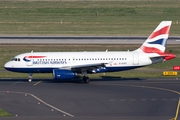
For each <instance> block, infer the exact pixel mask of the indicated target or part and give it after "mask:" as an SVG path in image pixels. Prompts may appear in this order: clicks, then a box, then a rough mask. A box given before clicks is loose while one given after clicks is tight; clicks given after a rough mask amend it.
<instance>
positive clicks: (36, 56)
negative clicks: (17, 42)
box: [24, 56, 46, 58]
mask: <svg viewBox="0 0 180 120" xmlns="http://www.w3.org/2000/svg"><path fill="white" fill-rule="evenodd" d="M44 57H46V56H25V57H24V58H44Z"/></svg>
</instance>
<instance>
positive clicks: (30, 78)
mask: <svg viewBox="0 0 180 120" xmlns="http://www.w3.org/2000/svg"><path fill="white" fill-rule="evenodd" d="M32 75H33V74H32V73H29V80H28V81H29V83H31V82H32Z"/></svg>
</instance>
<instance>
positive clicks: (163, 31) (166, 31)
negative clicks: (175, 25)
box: [148, 26, 170, 39]
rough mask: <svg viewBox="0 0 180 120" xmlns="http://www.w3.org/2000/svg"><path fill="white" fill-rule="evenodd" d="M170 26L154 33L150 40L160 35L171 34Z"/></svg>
mask: <svg viewBox="0 0 180 120" xmlns="http://www.w3.org/2000/svg"><path fill="white" fill-rule="evenodd" d="M169 30H170V26H166V27H163V28H162V29H160V30H158V31H156V32H153V33H152V34H151V35H150V37H149V38H148V39H153V38H155V37H157V36H158V35H163V34H169Z"/></svg>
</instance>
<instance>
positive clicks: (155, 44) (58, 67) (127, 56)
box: [4, 21, 175, 83]
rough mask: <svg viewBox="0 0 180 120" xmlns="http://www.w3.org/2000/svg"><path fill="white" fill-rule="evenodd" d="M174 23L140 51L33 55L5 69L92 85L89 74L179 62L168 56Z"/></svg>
mask: <svg viewBox="0 0 180 120" xmlns="http://www.w3.org/2000/svg"><path fill="white" fill-rule="evenodd" d="M171 23H172V21H162V22H161V23H160V24H159V25H158V26H157V28H156V29H155V30H154V31H153V32H152V34H151V35H150V36H149V37H148V38H147V40H146V41H145V42H144V43H143V44H142V46H141V47H140V48H138V49H137V50H134V51H124V52H122V51H108V50H106V51H103V52H102V51H101V52H100V51H99V52H98V51H96V52H33V51H32V52H30V53H23V54H20V55H17V56H15V57H14V58H13V59H12V60H11V61H9V62H7V63H6V64H5V65H4V68H5V69H6V70H9V71H13V72H21V73H29V82H31V81H32V75H33V73H52V74H53V77H54V79H58V80H67V79H74V78H76V77H78V76H79V75H80V74H82V75H83V81H84V82H85V83H89V81H90V79H89V77H88V75H87V74H89V73H90V74H92V73H101V72H103V73H104V72H115V71H124V70H129V69H134V68H139V67H143V66H147V65H151V64H155V63H159V62H163V61H166V60H170V59H173V58H175V55H174V54H172V53H165V48H166V43H167V40H168V36H169V31H170V27H171Z"/></svg>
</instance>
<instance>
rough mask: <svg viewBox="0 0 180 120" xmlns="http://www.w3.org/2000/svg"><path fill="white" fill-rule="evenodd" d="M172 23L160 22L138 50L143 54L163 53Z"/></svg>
mask: <svg viewBox="0 0 180 120" xmlns="http://www.w3.org/2000/svg"><path fill="white" fill-rule="evenodd" d="M171 23H172V21H162V22H161V23H160V24H159V25H158V27H157V28H156V29H155V30H154V31H153V32H152V34H151V35H150V36H149V37H148V39H147V40H146V41H145V42H144V43H143V45H142V46H141V47H140V49H141V50H142V51H143V52H145V53H164V51H165V48H166V43H167V40H168V36H169V31H170V27H171Z"/></svg>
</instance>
